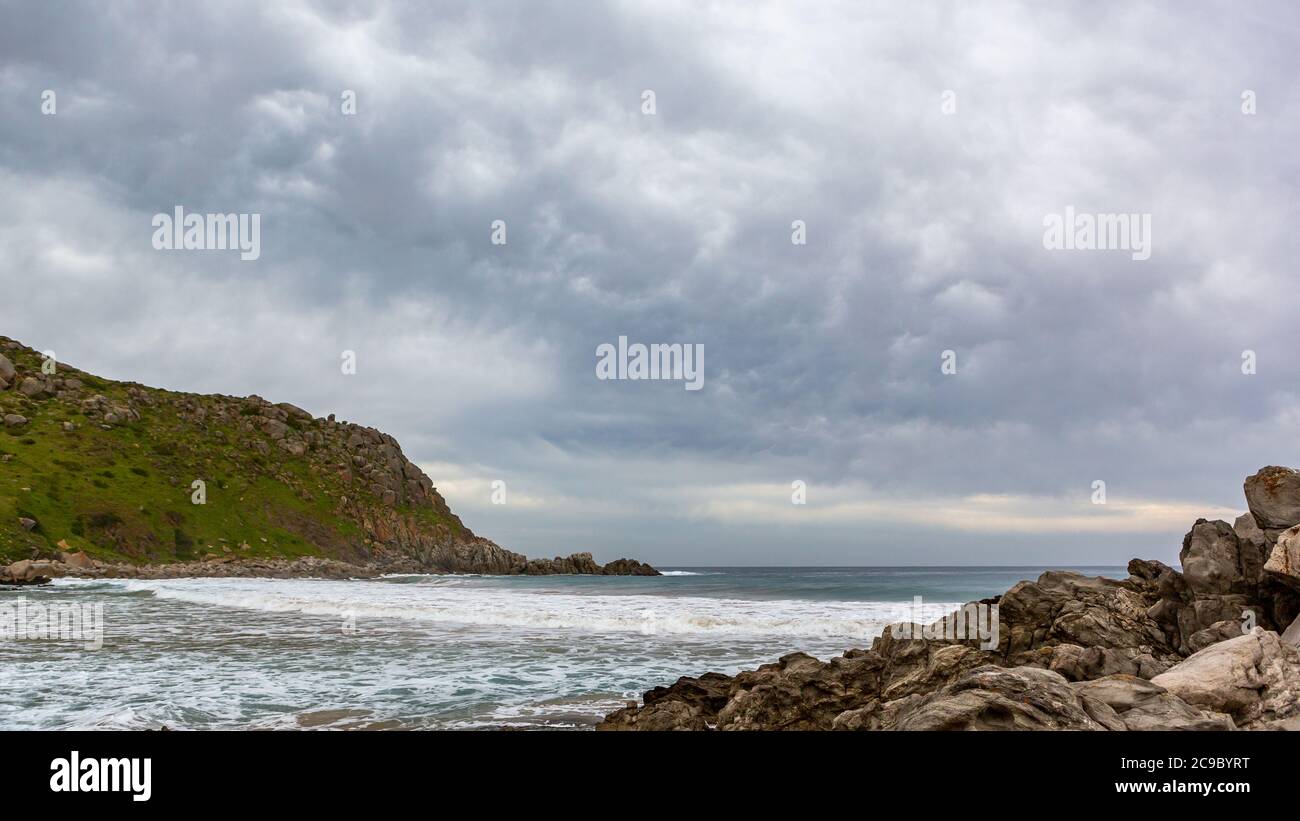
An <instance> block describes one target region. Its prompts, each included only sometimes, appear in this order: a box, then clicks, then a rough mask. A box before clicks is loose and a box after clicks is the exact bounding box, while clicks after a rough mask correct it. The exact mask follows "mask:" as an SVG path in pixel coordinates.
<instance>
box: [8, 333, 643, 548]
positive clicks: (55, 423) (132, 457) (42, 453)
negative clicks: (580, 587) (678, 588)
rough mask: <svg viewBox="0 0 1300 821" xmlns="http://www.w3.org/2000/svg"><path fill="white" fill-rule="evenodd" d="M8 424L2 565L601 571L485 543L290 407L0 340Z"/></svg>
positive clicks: (370, 445) (348, 435) (369, 432)
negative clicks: (242, 561) (143, 381)
mask: <svg viewBox="0 0 1300 821" xmlns="http://www.w3.org/2000/svg"><path fill="white" fill-rule="evenodd" d="M0 415H2V416H3V420H4V421H3V427H2V428H0V431H2V432H3V435H0V561H17V560H21V559H42V558H54V557H57V556H58V555H59V554H60V553H61V552H67V551H71V552H76V551H82V552H85V553H86V554H88V555H89V556H90V557H92V558H94V559H98V560H100V561H104V562H118V563H121V562H128V563H137V564H139V563H154V564H156V563H168V562H177V561H192V560H195V559H204V558H208V559H211V558H220V557H224V556H231V557H237V558H249V559H254V558H271V557H276V558H287V557H297V556H321V557H327V558H335V559H341V560H344V561H348V562H353V563H358V564H361V563H368V564H378V565H381V566H392V567H393V568H394V569H408V570H422V571H429V572H476V573H547V572H594V573H601V572H604V571H603V569H602V568H600V566H599V565H595V564H594V562H591V561H590V556H588V555H586V554H578V555H576V556H573V557H570V559H558V558H557V559H555V560H539V561H532V562H530V561H529V560H528V559H526V558H525V557H524V556H522V555H520V554H518V553H513V552H511V551H508V550H505V549H503V548H501V547H499V546H497V545H496V544H494V543H492V542H491V541H489V540H487V539H482V538H479V537H477V536H475V535H474V534H473V533H472V532H471V531H470V530H469V529H468V528H466V527H465V525H464V524H462V523H461V521H460V519H459V518H458V517H457V516H455V515H454V514H453V513H452V512H451V510H450V509H448V507H447V504H446V502H445V501H444V500H443V498H442V496H441V495H439V493H438V491H437V490H436V489H435V488H434V486H433V482H432V481H431V480H430V479H429V477H428V476H426V475H425V474H424V473H423V472H422V471H421V470H420V469H419V468H418V467H416V466H415V465H414V464H413V463H412V462H411V461H410V460H408V459H407V458H406V457H405V456H404V455H403V453H402V450H401V448H400V447H399V446H398V444H397V442H396V440H394V439H393V437H391V436H389V435H388V434H384V433H381V432H379V431H377V430H374V429H373V428H367V427H362V426H360V425H355V424H350V423H346V422H337V421H335V420H334V419H333V417H332V416H331V417H329V418H314V417H313V416H312V415H311V414H310V413H308V412H306V411H304V410H302V409H301V408H297V407H294V406H293V405H290V404H287V403H279V404H274V403H271V402H268V401H266V400H264V399H262V398H260V397H257V396H249V397H242V398H241V397H233V396H220V395H198V394H189V393H177V392H173V391H166V390H160V389H157V388H149V387H145V386H143V385H138V384H135V383H127V382H114V381H111V380H108V379H102V378H99V377H96V376H94V375H91V374H88V373H85V372H83V371H80V370H78V369H76V368H73V367H71V366H69V365H66V364H63V363H61V362H60V363H46V362H45V360H44V358H43V357H42V355H41V354H40V353H39V352H37V351H34V350H31V349H29V348H27V347H25V346H23V345H21V344H19V343H18V342H16V341H14V340H11V339H9V338H7V337H0ZM196 483H201V484H196ZM200 491H201V493H200ZM629 564H631V565H635V564H636V563H634V562H633V563H629ZM619 567H622V565H619ZM647 569H648V568H647ZM610 572H615V571H614V565H611V571H610Z"/></svg>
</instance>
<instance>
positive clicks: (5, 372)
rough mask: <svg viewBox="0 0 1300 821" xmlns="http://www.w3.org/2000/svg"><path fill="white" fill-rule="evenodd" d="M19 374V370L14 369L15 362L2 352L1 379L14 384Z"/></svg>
mask: <svg viewBox="0 0 1300 821" xmlns="http://www.w3.org/2000/svg"><path fill="white" fill-rule="evenodd" d="M17 375H18V371H16V370H14V363H12V362H10V361H9V358H8V357H7V356H5V355H4V354H0V379H3V380H4V381H5V382H9V383H11V384H12V383H13V381H14V377H15V376H17Z"/></svg>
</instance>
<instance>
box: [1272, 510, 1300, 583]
mask: <svg viewBox="0 0 1300 821" xmlns="http://www.w3.org/2000/svg"><path fill="white" fill-rule="evenodd" d="M1264 572H1265V573H1267V574H1268V575H1269V578H1271V579H1273V580H1274V581H1277V582H1279V583H1281V584H1284V585H1286V586H1287V587H1290V588H1293V589H1297V590H1300V526H1297V527H1291V528H1288V529H1286V530H1284V531H1282V532H1281V533H1280V534H1279V535H1278V537H1277V544H1275V545H1274V546H1273V551H1272V553H1271V554H1270V555H1269V557H1268V561H1267V562H1266V563H1265V564H1264Z"/></svg>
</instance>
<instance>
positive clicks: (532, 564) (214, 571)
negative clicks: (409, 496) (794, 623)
mask: <svg viewBox="0 0 1300 821" xmlns="http://www.w3.org/2000/svg"><path fill="white" fill-rule="evenodd" d="M393 575H428V576H450V575H458V571H453V570H445V569H441V568H429V567H423V566H421V565H419V564H418V563H417V562H412V561H396V562H386V563H383V564H379V563H367V564H356V563H352V562H345V561H342V560H340V559H328V558H322V557H318V556H302V557H297V558H293V559H287V558H266V559H261V558H244V557H240V556H223V557H213V558H205V559H201V560H198V561H193V562H169V563H166V564H143V565H136V564H128V563H125V562H103V561H99V560H98V559H92V558H91V557H90V556H88V555H86V554H85V553H66V552H65V553H62V554H61V555H60V558H59V559H57V560H52V559H49V560H47V559H24V560H23V561H19V562H14V563H13V564H11V565H9V566H8V567H0V588H2V587H5V586H31V585H43V584H48V583H49V582H50V581H51V580H52V579H56V578H77V579H224V578H266V579H330V580H335V581H338V580H346V579H374V578H378V577H381V576H393ZM473 575H480V576H563V575H576V576H658V575H661V574H660V573H659V571H658V570H655V569H654V568H653V567H651V566H650V565H648V564H644V563H642V562H638V561H636V560H634V559H617V560H615V561H612V562H609V563H608V564H606V565H603V566H602V565H599V564H596V563H595V562H594V561H593V560H592V558H591V554H590V553H576V554H574V555H573V556H570V557H568V558H561V557H558V556H557V557H556V558H554V559H532V560H529V562H528V564H527V565H525V567H524V569H523V571H522V572H519V573H476V574H473Z"/></svg>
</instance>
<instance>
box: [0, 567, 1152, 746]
mask: <svg viewBox="0 0 1300 821" xmlns="http://www.w3.org/2000/svg"><path fill="white" fill-rule="evenodd" d="M1043 569H1044V568H1042V567H1020V568H1007V567H962V568H953V567H946V568H945V567H936V568H915V567H913V568H725V567H723V568H699V567H693V568H669V569H668V575H665V576H662V577H655V578H637V577H610V578H603V577H583V576H545V577H480V576H397V577H389V578H383V579H370V580H361V581H346V582H341V581H329V580H314V579H288V580H277V579H175V580H163V581H137V580H108V581H78V580H58V581H56V582H55V583H54V584H53V585H50V586H48V587H44V588H20V589H9V590H4V591H0V607H5V606H9V607H11V608H12V607H17V606H19V604H20V603H22V604H23V606H25V607H28V608H29V609H30V608H33V607H40V608H48V607H50V606H61V605H70V604H78V605H102V608H103V609H102V612H103V627H104V629H103V636H102V647H100V648H99V649H86V643H85V642H84V641H80V640H73V639H71V638H60V637H57V636H56V637H52V638H32V639H27V640H21V641H3V642H0V726H3V727H5V728H8V729H44V728H90V729H93V728H134V729H144V728H155V727H158V726H162V725H166V726H168V727H170V728H172V729H207V728H212V729H241V728H336V729H386V728H411V729H423V728H451V729H479V728H499V727H530V728H557V729H558V728H565V729H582V728H590V727H591V726H593V725H594V724H595V723H596V722H597V721H599V720H600V718H601V717H602V716H603V715H605V714H606V713H608V712H609V711H611V710H613V709H616V708H617V707H620V706H622V705H623V704H624V703H625V702H626V700H627V699H629V698H635V697H637V696H638V695H639V694H640V693H641V692H642V691H644V690H647V689H649V688H650V687H653V686H656V685H660V684H668V683H671V682H672V681H674V680H676V679H677V678H678V677H679V676H682V675H699V674H701V673H704V672H706V671H710V670H716V671H718V672H723V673H735V672H737V671H739V670H742V669H748V668H753V667H755V666H757V665H759V664H763V663H767V662H771V661H774V660H775V659H777V658H778V657H779V656H781V655H784V654H785V653H788V652H792V651H795V650H801V651H804V652H808V653H811V654H813V655H815V656H818V657H819V658H829V657H831V656H834V655H837V654H839V653H842V652H843V651H844V650H846V649H849V648H853V647H867V646H870V644H871V640H872V638H874V637H875V636H877V635H879V634H880V631H881V630H882V629H883V627H884V626H885V625H886V624H889V623H891V622H893V621H897V620H899V619H900V618H903V617H905V616H906V615H907V614H908V613H909V612H910V608H911V606H912V600H913V597H915V596H921V597H922V600H923V607H924V610H925V614H926V615H927V617H934V618H937V617H938V616H940V615H943V614H944V613H946V612H949V611H950V610H951V609H952V608H953V607H955V606H957V605H959V604H961V603H963V602H966V601H970V600H974V599H979V598H984V597H987V596H990V595H995V594H997V593H1001V592H1003V591H1005V590H1006V589H1007V588H1009V587H1011V586H1012V585H1013V584H1015V583H1016V582H1017V581H1019V580H1021V579H1026V578H1035V577H1037V576H1038V574H1039V573H1041V572H1042V570H1043ZM1072 569H1077V570H1080V572H1085V573H1088V574H1089V575H1107V576H1113V577H1120V578H1123V577H1124V576H1125V575H1127V574H1126V573H1125V571H1124V570H1123V568H1118V567H1096V568H1072Z"/></svg>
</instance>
